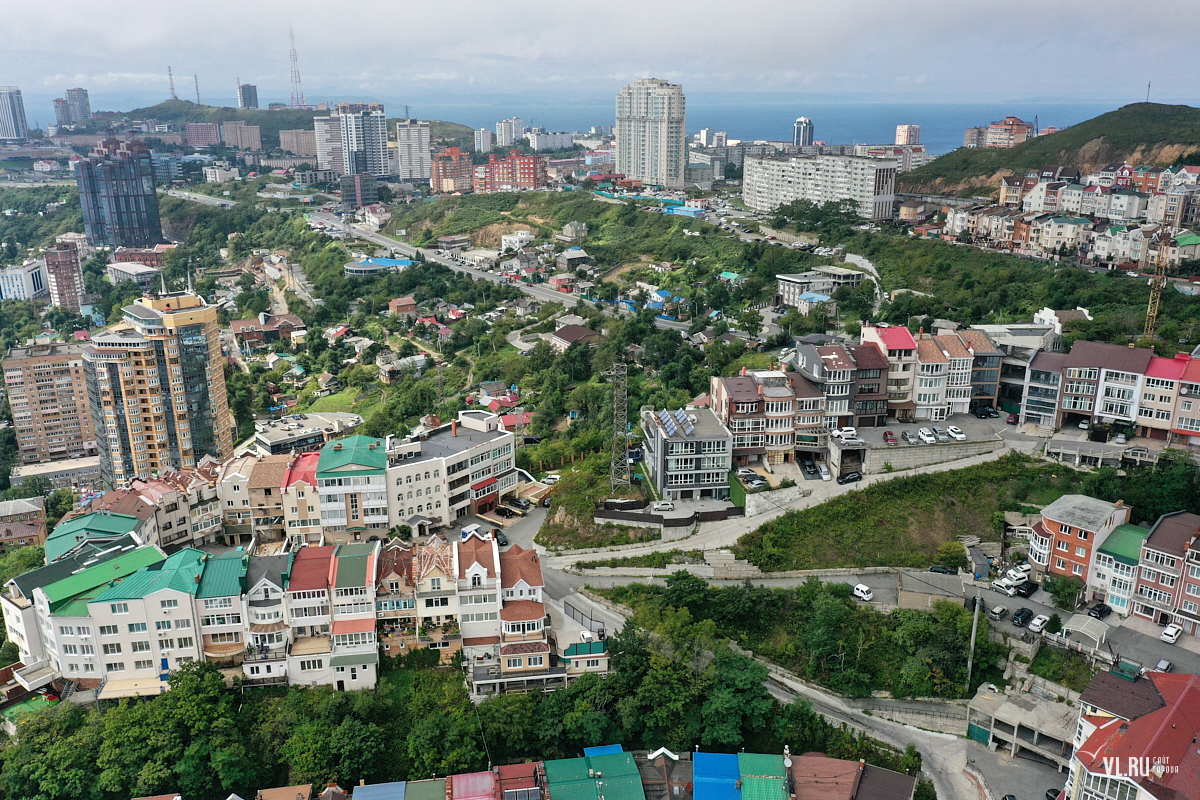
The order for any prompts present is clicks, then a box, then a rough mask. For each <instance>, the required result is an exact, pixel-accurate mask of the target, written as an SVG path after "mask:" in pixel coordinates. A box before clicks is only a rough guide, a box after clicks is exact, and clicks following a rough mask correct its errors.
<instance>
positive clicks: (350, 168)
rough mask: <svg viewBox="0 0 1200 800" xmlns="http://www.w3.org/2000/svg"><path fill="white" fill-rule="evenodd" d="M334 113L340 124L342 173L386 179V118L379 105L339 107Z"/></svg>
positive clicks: (346, 105) (356, 104)
mask: <svg viewBox="0 0 1200 800" xmlns="http://www.w3.org/2000/svg"><path fill="white" fill-rule="evenodd" d="M336 110H337V111H338V113H339V115H340V116H339V119H340V120H341V123H342V172H344V173H345V174H347V175H357V174H359V173H362V172H365V173H368V174H370V175H374V176H375V177H377V178H386V177H387V176H388V148H387V116H386V115H385V114H384V111H383V104H382V103H368V104H363V103H339V104H338V106H337V108H336ZM319 146H320V142H319V140H318V147H319Z"/></svg>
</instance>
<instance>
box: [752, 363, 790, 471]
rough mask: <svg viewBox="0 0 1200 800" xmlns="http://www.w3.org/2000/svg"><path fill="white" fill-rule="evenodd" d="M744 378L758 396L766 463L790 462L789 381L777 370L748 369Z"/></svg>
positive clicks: (784, 374) (785, 375) (785, 374)
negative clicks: (760, 404) (751, 384)
mask: <svg viewBox="0 0 1200 800" xmlns="http://www.w3.org/2000/svg"><path fill="white" fill-rule="evenodd" d="M747 376H748V377H750V378H751V379H753V380H754V382H755V383H756V384H758V388H759V392H760V393H761V395H762V402H763V422H764V424H765V428H766V430H765V432H764V433H765V446H766V451H767V453H766V455H767V464H769V465H774V464H784V463H791V462H792V461H793V460H794V457H795V453H796V442H795V419H794V417H795V405H796V402H795V400H796V390H795V388H794V387H793V386H792V382H791V380H789V379H788V376H787V373H785V372H782V371H780V370H751V371H749V372H748V373H747Z"/></svg>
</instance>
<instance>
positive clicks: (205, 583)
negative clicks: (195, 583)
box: [196, 550, 250, 598]
mask: <svg viewBox="0 0 1200 800" xmlns="http://www.w3.org/2000/svg"><path fill="white" fill-rule="evenodd" d="M249 561H250V558H249V557H248V556H246V555H245V554H243V553H239V552H238V551H236V550H231V551H229V552H227V553H224V554H222V555H220V556H218V557H217V558H210V559H208V560H207V561H206V562H205V565H204V574H203V575H201V576H200V589H199V590H198V591H197V592H196V596H197V597H200V598H205V597H232V596H233V595H239V594H241V593H242V592H243V591H244V583H245V578H246V569H247V567H248V566H249Z"/></svg>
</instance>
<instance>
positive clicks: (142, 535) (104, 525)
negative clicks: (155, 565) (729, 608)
mask: <svg viewBox="0 0 1200 800" xmlns="http://www.w3.org/2000/svg"><path fill="white" fill-rule="evenodd" d="M135 497H137V495H135ZM138 502H141V499H140V498H138ZM130 535H132V536H133V537H134V538H135V539H136V540H137V541H138V543H139V544H154V543H156V542H157V541H158V535H157V529H156V528H155V525H154V509H153V508H152V507H149V506H147V507H146V509H145V515H144V516H141V517H138V516H134V515H132V514H122V513H119V512H112V511H107V510H106V511H93V512H88V513H84V514H80V515H78V516H75V517H71V518H70V519H66V518H64V519H63V521H61V522H59V523H58V525H56V526H55V527H54V530H53V531H51V532H50V535H49V536H48V537H47V538H46V543H45V547H46V563H47V564H50V563H53V562H55V561H58V560H60V559H62V558H64V557H66V556H70V555H71V554H73V553H75V552H78V551H79V550H80V549H82V548H85V547H90V546H93V545H97V544H105V543H109V542H115V541H117V540H119V539H122V538H124V537H126V536H130Z"/></svg>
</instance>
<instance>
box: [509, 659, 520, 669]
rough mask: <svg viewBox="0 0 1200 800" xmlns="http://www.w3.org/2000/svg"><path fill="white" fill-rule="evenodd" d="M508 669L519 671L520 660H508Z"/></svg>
mask: <svg viewBox="0 0 1200 800" xmlns="http://www.w3.org/2000/svg"><path fill="white" fill-rule="evenodd" d="M508 668H509V669H520V668H521V659H519V658H510V659H508Z"/></svg>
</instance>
